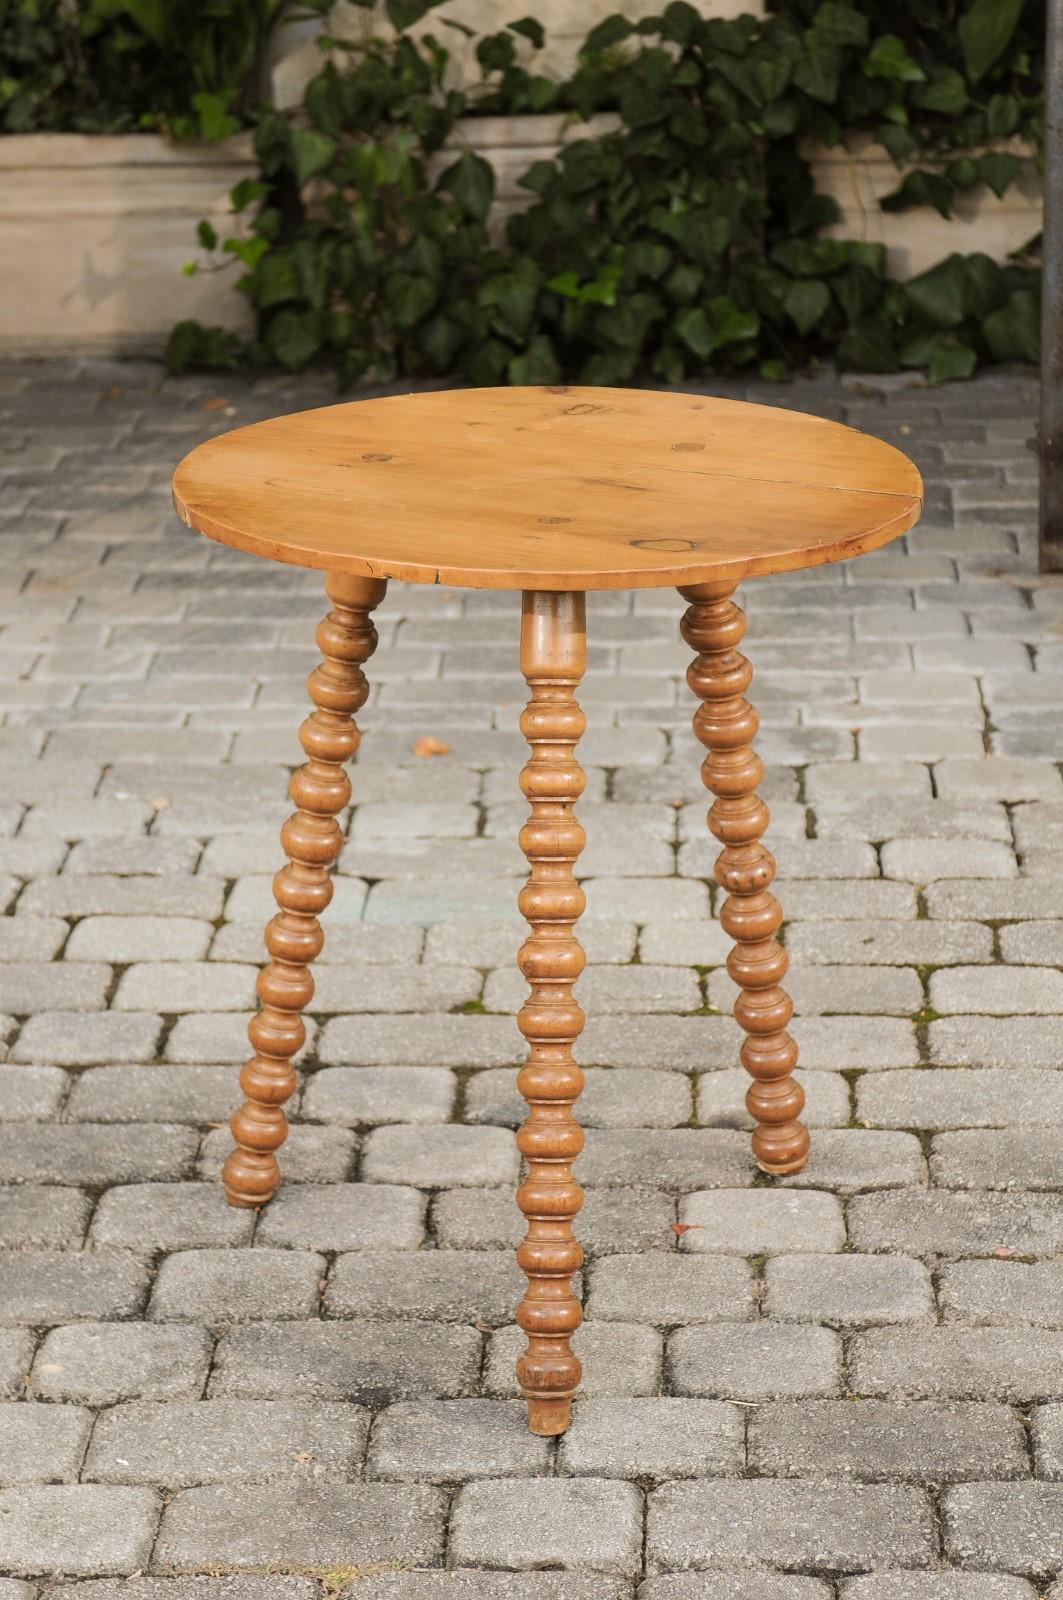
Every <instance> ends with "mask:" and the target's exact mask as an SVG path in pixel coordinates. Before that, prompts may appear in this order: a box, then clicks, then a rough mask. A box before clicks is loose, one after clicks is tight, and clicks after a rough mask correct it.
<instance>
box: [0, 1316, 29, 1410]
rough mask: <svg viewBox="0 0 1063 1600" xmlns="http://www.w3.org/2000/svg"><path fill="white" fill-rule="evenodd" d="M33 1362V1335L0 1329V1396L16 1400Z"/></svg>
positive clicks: (11, 1329)
mask: <svg viewBox="0 0 1063 1600" xmlns="http://www.w3.org/2000/svg"><path fill="white" fill-rule="evenodd" d="M32 1361H33V1335H32V1334H31V1333H29V1332H28V1331H24V1330H23V1329H22V1328H0V1396H2V1397H3V1398H4V1399H5V1400H13V1399H16V1398H17V1397H18V1396H19V1395H21V1393H22V1389H23V1383H24V1380H25V1378H26V1377H27V1375H28V1373H29V1370H30V1364H31V1362H32Z"/></svg>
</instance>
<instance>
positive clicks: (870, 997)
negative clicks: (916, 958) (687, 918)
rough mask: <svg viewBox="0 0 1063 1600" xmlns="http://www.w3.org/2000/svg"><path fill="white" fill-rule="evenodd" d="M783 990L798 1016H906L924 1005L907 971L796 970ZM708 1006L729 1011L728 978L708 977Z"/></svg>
mask: <svg viewBox="0 0 1063 1600" xmlns="http://www.w3.org/2000/svg"><path fill="white" fill-rule="evenodd" d="M786 988H787V991H788V992H789V993H790V995H791V998H792V999H793V1002H794V1006H795V1009H796V1011H797V1013H798V1015H799V1016H807V1015H814V1014H816V1013H822V1012H825V1011H850V1012H860V1013H870V1014H874V1013H877V1012H885V1013H889V1012H893V1013H894V1014H896V1015H902V1014H903V1015H908V1014H910V1013H911V1012H913V1011H917V1010H918V1009H919V1007H920V1006H921V1005H922V1004H923V986H922V984H921V983H920V981H919V978H918V976H917V974H916V973H914V972H912V971H910V970H909V969H908V968H907V967H805V968H804V969H803V970H802V969H801V968H797V967H795V968H794V969H793V970H792V971H791V972H790V973H789V974H788V975H787V979H786ZM708 996H709V1004H710V1005H714V1006H717V1007H718V1008H719V1009H720V1010H722V1011H723V1010H726V1011H730V1009H731V1007H732V1006H733V1005H734V1003H735V1000H736V999H737V996H738V988H737V985H736V984H735V982H734V980H733V979H732V978H731V977H730V975H729V974H728V973H727V972H725V971H723V970H722V969H718V970H717V971H716V972H713V973H710V975H709V983H708Z"/></svg>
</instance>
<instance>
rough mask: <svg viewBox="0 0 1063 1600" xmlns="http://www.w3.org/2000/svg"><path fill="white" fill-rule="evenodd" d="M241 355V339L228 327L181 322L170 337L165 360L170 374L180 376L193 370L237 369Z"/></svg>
mask: <svg viewBox="0 0 1063 1600" xmlns="http://www.w3.org/2000/svg"><path fill="white" fill-rule="evenodd" d="M240 353H241V345H240V340H239V339H238V338H237V336H236V334H235V333H233V332H232V331H231V330H230V329H229V328H214V327H204V325H203V324H202V323H201V322H191V321H186V322H178V323H177V324H176V326H175V327H174V329H173V332H172V333H171V334H170V337H169V339H168V341H167V344H166V356H165V360H166V366H167V369H168V370H169V371H170V372H174V373H180V372H188V371H189V370H190V369H191V368H193V367H208V368H218V369H220V368H230V367H235V366H236V365H237V362H238V360H239V357H240Z"/></svg>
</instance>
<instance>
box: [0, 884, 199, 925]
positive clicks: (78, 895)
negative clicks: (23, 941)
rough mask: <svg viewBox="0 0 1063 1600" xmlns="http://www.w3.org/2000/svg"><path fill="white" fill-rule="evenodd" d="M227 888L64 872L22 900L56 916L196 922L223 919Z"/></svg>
mask: <svg viewBox="0 0 1063 1600" xmlns="http://www.w3.org/2000/svg"><path fill="white" fill-rule="evenodd" d="M224 899H225V883H224V880H223V879H221V878H212V877H209V876H206V875H203V874H197V876H196V877H194V878H192V877H189V876H187V874H184V875H176V876H166V875H163V874H148V873H145V874H143V875H139V876H130V877H121V876H117V875H113V874H106V873H91V874H89V873H76V872H75V873H64V874H63V876H62V877H61V878H40V879H39V880H38V881H37V882H36V883H31V884H29V885H27V888H26V891H25V893H24V894H23V895H22V897H21V899H20V901H19V912H20V914H21V913H23V912H26V911H30V912H34V913H37V914H39V915H44V916H53V917H91V916H110V917H151V916H156V917H197V918H206V919H207V920H210V921H213V920H214V918H215V917H220V916H221V908H222V902H223V900H224Z"/></svg>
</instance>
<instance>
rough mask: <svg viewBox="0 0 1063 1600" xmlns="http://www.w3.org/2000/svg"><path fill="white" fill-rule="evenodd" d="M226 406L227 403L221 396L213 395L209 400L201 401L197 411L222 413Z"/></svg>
mask: <svg viewBox="0 0 1063 1600" xmlns="http://www.w3.org/2000/svg"><path fill="white" fill-rule="evenodd" d="M228 404H229V402H228V400H227V399H226V398H225V396H224V395H223V394H215V395H212V396H211V398H210V399H209V400H201V401H200V402H199V409H200V411H224V410H225V407H226V406H227V405H228Z"/></svg>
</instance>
